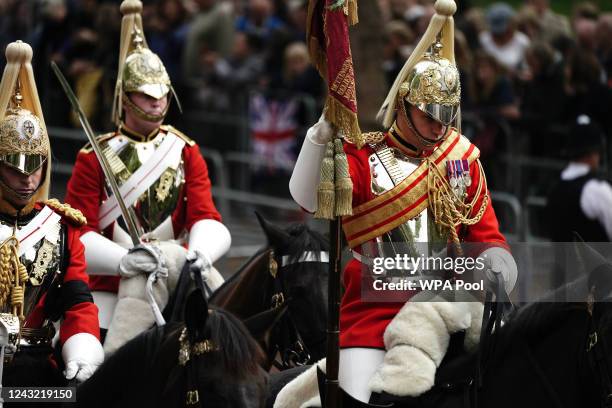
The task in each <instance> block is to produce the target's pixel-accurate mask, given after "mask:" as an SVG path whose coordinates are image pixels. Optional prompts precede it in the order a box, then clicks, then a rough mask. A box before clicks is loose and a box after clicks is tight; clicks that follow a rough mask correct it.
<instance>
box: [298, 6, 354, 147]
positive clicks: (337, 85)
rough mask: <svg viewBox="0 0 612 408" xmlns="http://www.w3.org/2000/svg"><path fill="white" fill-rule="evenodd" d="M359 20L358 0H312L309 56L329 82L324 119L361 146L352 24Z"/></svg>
mask: <svg viewBox="0 0 612 408" xmlns="http://www.w3.org/2000/svg"><path fill="white" fill-rule="evenodd" d="M356 23H357V0H310V2H309V4H308V25H307V32H306V39H307V43H308V51H309V53H310V59H311V60H312V62H313V64H314V65H315V66H316V68H317V70H318V71H319V73H320V74H321V76H322V77H323V78H324V79H325V80H326V81H327V90H328V92H327V100H326V103H325V118H326V119H327V120H328V121H329V122H330V123H332V124H333V125H335V126H336V127H337V128H338V129H339V130H340V131H341V132H342V133H343V134H344V135H345V137H346V138H347V139H348V140H350V141H351V142H353V143H355V144H356V145H357V147H359V148H361V146H362V145H363V143H364V141H363V137H362V136H361V130H360V129H359V122H358V119H357V98H356V94H355V73H354V71H353V57H352V55H351V44H350V41H349V33H348V28H349V25H353V24H356Z"/></svg>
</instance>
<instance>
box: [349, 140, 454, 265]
mask: <svg viewBox="0 0 612 408" xmlns="http://www.w3.org/2000/svg"><path fill="white" fill-rule="evenodd" d="M370 147H371V148H372V149H373V151H374V152H373V153H372V154H371V155H370V156H369V158H368V165H369V168H370V179H371V191H372V193H373V194H374V195H376V196H380V195H382V194H384V193H386V192H387V191H389V190H391V189H393V188H394V187H395V186H396V185H398V184H399V183H401V182H402V181H403V180H404V179H405V178H406V177H408V176H409V175H410V174H411V173H412V172H413V171H414V170H415V169H416V168H417V167H418V166H419V165H420V164H421V162H422V159H419V158H412V157H409V156H407V155H405V154H403V153H402V152H401V151H400V150H399V149H396V148H393V147H389V146H388V145H387V144H386V143H385V142H384V141H382V142H380V143H376V144H372V145H370ZM442 241H443V239H441V237H440V234H439V232H438V229H437V228H436V226H435V224H434V223H433V220H432V219H431V217H430V214H429V211H428V209H425V210H423V211H422V212H421V213H420V214H419V215H418V216H416V217H415V218H413V219H411V220H409V221H407V222H405V223H403V224H402V225H400V226H398V227H396V228H395V229H393V230H391V231H389V232H386V233H384V234H382V235H380V236H378V237H376V238H375V239H373V240H370V241H368V242H366V243H364V244H362V245H361V247H360V250H359V252H360V253H361V254H362V255H363V256H365V257H367V258H377V257H385V258H390V257H396V256H397V255H404V254H407V255H409V256H414V257H418V256H423V255H430V254H432V253H434V252H437V251H438V250H439V247H440V244H441V243H442Z"/></svg>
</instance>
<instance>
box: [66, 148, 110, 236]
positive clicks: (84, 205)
mask: <svg viewBox="0 0 612 408" xmlns="http://www.w3.org/2000/svg"><path fill="white" fill-rule="evenodd" d="M105 197H106V193H105V192H104V174H103V173H102V168H101V167H100V164H99V163H98V160H97V158H96V155H95V154H94V153H93V152H91V153H83V152H80V153H79V154H78V155H77V159H76V163H75V164H74V170H73V172H72V176H71V177H70V180H69V181H68V188H67V191H66V197H65V201H66V203H67V204H70V205H71V206H72V207H74V208H76V209H79V210H81V212H82V213H83V215H84V216H85V218H87V225H86V226H84V227H83V233H85V232H89V231H95V232H100V230H99V228H98V213H99V211H100V203H101V202H102V200H103V199H104V198H105Z"/></svg>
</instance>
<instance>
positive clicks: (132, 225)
mask: <svg viewBox="0 0 612 408" xmlns="http://www.w3.org/2000/svg"><path fill="white" fill-rule="evenodd" d="M51 68H52V69H53V72H54V73H55V76H56V77H57V79H58V81H59V83H60V85H61V86H62V89H63V90H64V93H65V94H66V97H67V98H68V101H70V105H71V106H72V109H74V111H75V112H76V113H77V115H78V116H79V121H80V122H81V126H82V127H83V130H84V131H85V135H86V136H87V139H89V143H90V144H91V147H92V148H93V151H94V153H95V154H96V157H97V158H98V162H99V163H100V166H101V167H102V172H103V173H104V177H105V178H106V181H107V183H108V185H109V186H110V189H111V192H112V193H113V195H114V196H115V198H116V199H117V204H119V208H120V209H121V215H122V216H123V219H124V220H125V223H126V226H127V229H128V233H129V234H130V238H131V239H132V243H133V244H134V246H136V245H138V244H140V234H139V228H138V224H137V223H136V219H135V217H134V215H133V213H132V212H131V211H129V209H128V207H127V206H126V204H125V201H123V197H122V196H121V193H120V192H119V185H117V180H115V177H114V175H113V172H112V170H111V167H110V165H109V163H108V160H106V156H104V154H103V153H102V149H101V148H100V144H99V143H98V139H97V138H96V135H95V133H94V131H93V129H92V128H91V125H90V124H89V121H88V120H87V116H85V113H84V112H83V108H81V104H80V103H79V100H78V98H77V97H76V95H75V94H74V92H73V91H72V88H70V84H68V81H67V80H66V78H65V77H64V75H63V74H62V71H60V69H59V67H58V66H57V64H56V63H55V62H53V61H52V62H51Z"/></svg>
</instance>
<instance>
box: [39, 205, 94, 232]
mask: <svg viewBox="0 0 612 408" xmlns="http://www.w3.org/2000/svg"><path fill="white" fill-rule="evenodd" d="M44 204H45V205H46V206H48V207H50V208H51V209H53V210H54V211H56V212H58V213H59V214H60V215H61V216H62V217H65V218H67V219H68V221H70V222H71V223H72V224H74V225H76V226H77V227H81V226H83V225H87V218H85V216H84V215H83V213H82V212H81V211H79V210H77V209H76V208H72V207H71V206H70V205H68V204H62V203H60V202H59V200H57V199H55V198H52V199H50V200H46V201H45V202H44Z"/></svg>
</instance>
